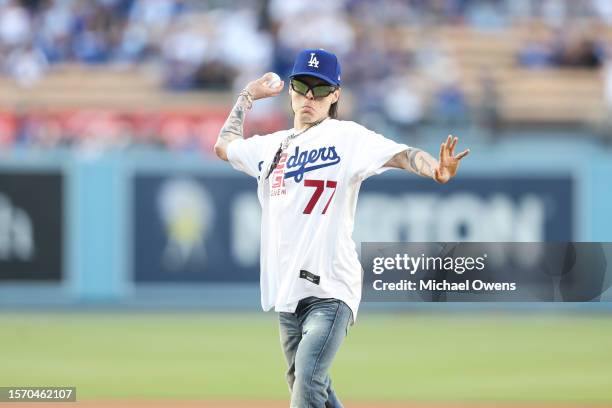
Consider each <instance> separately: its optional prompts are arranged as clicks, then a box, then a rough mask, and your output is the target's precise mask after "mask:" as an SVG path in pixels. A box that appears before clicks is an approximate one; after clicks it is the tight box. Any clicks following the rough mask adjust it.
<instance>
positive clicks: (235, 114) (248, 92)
mask: <svg viewBox="0 0 612 408" xmlns="http://www.w3.org/2000/svg"><path fill="white" fill-rule="evenodd" d="M271 79H272V73H271V72H268V73H267V74H265V75H264V76H262V77H261V78H259V79H257V80H255V81H252V82H249V84H248V85H247V86H246V87H245V88H244V90H243V91H242V92H240V95H239V96H238V100H237V101H236V104H235V105H234V107H233V108H232V111H231V112H230V114H229V116H228V117H227V120H226V121H225V124H224V125H223V128H221V131H220V132H219V136H218V137H217V143H215V154H216V155H217V157H218V158H220V159H221V160H225V161H227V146H229V144H230V143H231V142H233V141H234V140H236V139H243V138H244V135H243V124H244V118H245V116H246V112H247V111H248V110H249V109H251V105H252V104H253V101H255V100H257V99H262V98H267V97H270V96H276V95H278V94H279V93H280V92H281V91H282V90H283V86H284V82H283V81H281V83H280V85H278V86H277V87H276V88H270V87H269V86H268V81H270V80H271Z"/></svg>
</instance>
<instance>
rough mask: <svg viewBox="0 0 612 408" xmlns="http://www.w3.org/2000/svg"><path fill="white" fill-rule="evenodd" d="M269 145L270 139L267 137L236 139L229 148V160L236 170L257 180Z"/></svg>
mask: <svg viewBox="0 0 612 408" xmlns="http://www.w3.org/2000/svg"><path fill="white" fill-rule="evenodd" d="M268 143H269V137H268V138H266V136H258V135H256V136H252V137H250V138H248V139H236V140H234V141H233V142H230V144H229V145H228V146H227V159H228V161H229V162H230V164H231V165H232V167H233V168H235V169H236V170H240V171H242V172H244V173H246V174H248V175H249V176H253V177H255V178H257V177H258V176H259V173H260V171H261V170H260V168H259V166H260V163H261V162H262V161H263V160H264V155H265V150H266V146H267V144H268Z"/></svg>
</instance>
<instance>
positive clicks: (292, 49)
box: [0, 0, 612, 149]
mask: <svg viewBox="0 0 612 408" xmlns="http://www.w3.org/2000/svg"><path fill="white" fill-rule="evenodd" d="M601 23H603V24H607V25H612V1H608V0H430V1H426V0H378V1H376V2H372V1H367V0H334V1H316V2H312V1H309V0H262V1H259V2H249V1H246V0H229V1H227V2H220V1H215V2H210V1H195V0H20V1H19V0H0V52H2V55H3V56H4V58H3V59H2V65H1V68H2V70H3V72H4V73H5V74H8V75H10V76H12V77H14V78H15V81H16V82H17V83H18V84H19V85H21V86H30V87H33V86H36V83H37V81H40V80H41V79H42V77H43V76H44V75H45V73H46V72H47V71H52V68H53V67H52V66H53V64H65V63H68V64H75V63H76V64H82V63H84V64H106V65H109V66H110V65H112V64H118V65H120V68H123V67H124V66H126V65H127V66H132V65H138V66H145V67H147V69H148V70H149V68H151V69H150V71H153V72H159V77H161V78H162V80H163V85H164V86H166V87H167V88H168V89H171V90H179V91H182V90H191V89H214V90H224V91H230V90H231V91H233V92H235V91H236V90H237V89H238V88H240V87H242V86H244V84H245V83H246V82H248V81H249V80H251V79H252V78H254V77H257V76H258V75H260V74H261V73H263V72H265V71H269V70H274V71H275V72H278V73H279V74H281V75H282V76H285V75H286V73H287V71H288V70H289V69H290V68H291V63H292V59H293V56H294V55H295V53H296V52H297V50H298V49H301V48H303V47H322V48H328V49H330V50H332V51H334V52H336V53H337V54H339V55H340V56H341V58H342V60H343V65H342V66H343V74H342V76H343V78H342V79H343V84H344V85H343V88H344V89H343V92H346V94H347V95H349V94H350V95H352V96H353V98H352V103H351V107H352V108H353V109H354V111H353V114H354V115H359V116H360V117H362V118H364V119H363V122H364V124H366V125H369V126H373V127H376V128H378V129H380V130H381V131H384V130H387V129H389V130H391V131H392V132H396V133H398V134H402V133H404V132H406V130H410V129H413V128H417V127H419V125H420V124H421V123H423V122H425V121H426V120H427V119H429V117H427V113H429V114H430V115H431V116H432V119H434V120H438V121H443V122H461V121H464V120H465V119H466V118H467V117H468V116H469V113H470V108H475V110H476V112H477V120H478V121H479V122H480V123H481V124H486V125H484V126H489V125H490V126H491V127H493V128H494V127H495V126H497V125H496V124H497V119H498V111H497V109H498V108H497V106H498V99H499V95H498V88H497V83H496V81H495V77H494V76H493V75H492V73H491V72H490V70H488V69H487V70H482V72H479V71H478V66H479V65H477V64H479V63H480V62H479V60H478V58H482V57H481V55H487V52H488V50H489V49H486V50H484V51H482V52H481V54H480V55H479V54H478V52H474V51H473V50H471V49H470V47H473V44H474V43H476V42H472V41H471V37H470V36H471V35H473V34H474V33H475V32H476V31H478V30H481V29H487V30H489V29H500V28H506V27H510V25H512V24H514V25H515V26H512V27H511V28H510V30H508V31H504V30H500V31H499V34H498V33H492V35H499V36H504V35H510V36H513V37H511V38H509V42H508V49H510V50H512V51H503V52H508V53H512V52H516V54H515V57H516V61H517V63H518V65H519V66H521V67H527V68H541V67H551V66H552V67H557V66H563V67H580V68H582V67H587V68H596V67H598V66H600V65H601V63H602V60H603V57H604V53H603V52H602V50H601V49H602V44H604V43H605V42H604V41H602V40H601V39H602V38H605V37H604V36H605V35H607V34H606V33H607V32H608V30H607V28H603V29H601V30H600V31H599V32H598V33H595V32H594V31H593V28H592V27H599V26H601ZM457 26H459V27H457ZM440 27H441V28H442V29H439V28H440ZM461 27H465V28H466V30H462V29H461ZM524 27H525V29H523V28H524ZM555 30H556V31H555ZM523 32H526V33H527V36H526V37H524V38H521V37H520V36H521V35H522V34H521V33H523ZM454 33H458V34H457V35H463V36H465V38H452V37H449V36H453V35H454ZM476 35H479V36H482V33H476ZM514 36H519V37H514ZM517 38H518V40H516V39H517ZM484 44H485V45H483V46H484V47H489V46H495V43H494V42H488V41H487V40H486V39H485V41H484ZM491 44H493V45H491ZM464 51H467V54H468V55H464ZM493 51H497V50H493ZM500 53H501V52H500ZM504 55H507V54H504ZM470 58H473V59H474V60H475V61H476V62H473V61H470ZM506 58H507V56H506ZM507 59H508V60H510V61H509V62H508V61H506V63H508V64H511V63H512V61H511V58H507ZM466 61H469V62H468V63H467V64H466ZM501 63H502V64H503V63H504V61H501ZM470 64H471V65H472V66H471V68H474V67H476V68H477V69H476V70H474V69H472V70H471V71H469V69H465V68H466V65H467V66H469V65H470ZM468 68H469V67H468ZM495 68H496V69H497V67H495ZM502 69H503V67H502ZM608 70H609V69H608V68H606V71H605V72H607V71H608ZM468 71H469V72H468ZM611 72H612V71H611ZM605 76H606V77H608V76H612V74H609V73H608V74H606V75H605ZM606 84H607V82H606ZM474 87H477V88H478V89H479V90H480V95H481V96H482V98H481V100H479V101H474V106H471V105H469V104H468V98H467V96H466V93H467V94H468V95H472V94H473V92H472V91H473V88H474ZM606 87H608V85H606ZM606 89H607V88H606ZM606 92H607V91H606ZM611 99H612V98H611ZM284 101H285V100H283V99H281V98H278V99H275V100H274V101H272V102H269V103H268V104H267V105H264V104H258V106H262V111H261V112H260V113H257V114H256V113H255V112H253V114H252V117H253V118H257V120H260V119H262V120H263V119H265V118H266V117H268V116H274V115H275V114H276V115H280V114H282V110H281V107H282V106H283V105H282V104H283V102H284ZM470 102H471V100H470ZM611 104H612V103H611ZM264 108H265V109H264ZM279 112H281V113H279ZM258 115H259V116H258ZM28 118H29V119H28V120H27V121H16V123H17V124H16V125H15V128H17V129H20V127H22V128H23V129H26V130H25V131H24V132H22V133H23V134H27V135H37V136H34V138H36V137H40V138H41V140H44V142H41V144H42V145H45V146H46V145H53V143H57V144H65V143H75V142H74V140H73V138H71V137H70V135H69V136H66V135H59V136H58V135H57V134H56V130H57V129H60V130H57V132H60V131H65V129H67V128H69V127H62V126H60V125H59V124H57V123H55V124H54V125H52V126H51V125H49V126H50V128H53V129H56V130H54V131H46V130H41V129H43V128H44V127H45V126H46V125H44V123H47V124H48V123H51V122H46V121H45V119H36V120H33V119H31V118H30V117H28ZM47 119H48V118H47ZM183 119H184V118H182V119H176V120H175V121H173V122H172V123H171V125H167V126H166V125H164V129H165V130H164V134H163V135H159V134H158V132H159V128H160V127H155V126H153V125H151V126H150V129H149V130H148V131H146V132H143V131H142V130H136V129H139V128H138V126H136V125H134V126H133V127H122V126H119V125H117V124H114V125H112V126H115V127H113V129H114V130H113V135H114V136H113V137H110V138H109V137H107V138H99V139H97V141H96V143H98V142H99V143H102V144H109V145H110V144H112V145H114V146H124V144H125V143H119V142H118V141H117V140H118V139H121V138H122V137H125V138H126V139H129V140H130V141H131V139H130V138H129V136H123V135H129V134H131V133H133V134H137V133H138V132H141V133H143V134H144V133H146V134H147V136H143V137H141V138H135V139H137V140H138V143H144V140H147V141H148V142H150V141H151V140H153V139H154V138H155V140H156V141H157V143H159V144H160V145H164V146H167V147H169V148H180V149H185V148H195V147H194V146H196V145H200V144H201V143H202V142H201V140H202V139H201V138H200V139H198V140H200V141H199V142H198V141H197V140H196V139H194V138H198V137H199V136H194V135H196V134H197V132H196V131H193V129H192V126H191V125H188V124H186V122H183ZM223 119H224V118H223V117H221V118H218V120H219V121H221V122H222V121H223ZM114 120H115V119H105V120H100V121H99V122H98V123H101V125H99V126H95V127H94V126H92V127H89V128H87V129H88V130H87V132H84V133H85V134H88V135H90V136H91V135H93V134H95V133H96V132H97V131H99V130H100V129H102V128H103V127H104V126H107V125H108V126H111V125H109V123H111V124H112V123H114V122H113V121H114ZM275 120H278V119H275ZM121 123H123V122H121ZM211 123H212V122H211ZM274 123H276V122H274ZM130 126H131V125H130ZM207 126H209V127H210V128H212V127H213V126H212V125H207ZM258 126H259V125H258ZM119 128H120V129H122V130H121V131H119V130H117V129H119ZM261 128H262V129H263V128H265V126H263V127H261ZM61 129H64V130H61ZM70 129H72V128H70ZM207 129H208V128H207ZM258 129H259V128H258ZM71 132H73V133H79V132H75V131H74V130H71ZM22 133H19V134H20V135H22ZM206 133H207V135H208V133H210V129H208V130H207V131H206ZM133 134H132V136H134V135H133ZM169 135H170V136H169ZM390 136H391V137H393V135H390ZM92 137H93V136H92ZM207 137H208V136H207ZM19 140H21V141H22V142H24V143H29V142H30V141H31V140H32V137H31V136H28V137H26V136H24V137H20V138H19Z"/></svg>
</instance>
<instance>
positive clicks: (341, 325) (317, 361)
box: [279, 297, 352, 408]
mask: <svg viewBox="0 0 612 408" xmlns="http://www.w3.org/2000/svg"><path fill="white" fill-rule="evenodd" d="M351 319H352V312H351V309H350V308H349V307H348V306H347V305H346V304H345V303H344V302H342V301H340V300H337V299H319V298H316V297H308V298H305V299H302V300H301V301H300V302H299V304H298V307H297V309H296V311H295V313H287V312H280V313H279V320H280V340H281V345H282V347H283V352H284V353H285V359H286V360H287V365H288V367H289V368H288V370H287V382H288V383H289V389H290V390H291V408H324V407H325V408H342V404H341V403H340V401H339V400H338V397H337V396H336V393H335V392H334V390H333V389H332V386H331V379H330V378H329V374H328V372H329V368H330V367H331V364H332V361H333V359H334V357H335V356H336V353H337V352H338V349H339V348H340V345H341V344H342V341H343V340H344V338H345V337H346V335H347V332H348V326H349V324H350V322H351Z"/></svg>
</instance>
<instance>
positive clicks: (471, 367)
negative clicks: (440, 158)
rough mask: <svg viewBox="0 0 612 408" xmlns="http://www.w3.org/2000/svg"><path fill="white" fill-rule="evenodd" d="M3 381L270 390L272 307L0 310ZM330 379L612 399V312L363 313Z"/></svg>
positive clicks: (399, 389)
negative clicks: (236, 310) (243, 310)
mask: <svg viewBox="0 0 612 408" xmlns="http://www.w3.org/2000/svg"><path fill="white" fill-rule="evenodd" d="M0 350H2V351H1V353H0V360H1V361H0V385H4V386H8V385H15V386H35V385H40V386H51V385H56V386H60V385H62V386H63V385H74V386H76V387H77V389H78V396H79V399H80V400H86V399H105V398H122V399H131V398H134V399H162V398H168V399H241V400H244V399H268V400H269V399H273V400H275V399H279V400H285V399H287V396H288V391H287V389H286V386H285V383H284V361H283V360H282V354H281V351H280V346H279V342H278V330H277V323H276V315H275V314H273V313H268V314H264V313H259V314H255V313H253V314H225V315H222V314H196V313H185V314H179V313H177V314H169V313H164V314H134V313H124V312H117V313H104V314H100V313H93V314H74V313H66V314H33V313H22V314H17V313H10V314H9V313H3V314H0ZM332 378H333V379H334V382H335V387H336V389H337V390H338V392H339V394H340V395H341V396H342V398H343V399H345V400H354V401H359V400H366V401H387V400H388V401H499V400H503V401H508V402H511V401H530V402H542V401H551V402H555V401H564V402H584V403H586V402H589V403H593V402H595V403H597V402H602V403H603V402H607V403H610V402H612V316H609V317H604V316H600V317H597V316H590V317H584V316H573V317H572V316H560V315H553V314H542V315H535V316H528V315H512V314H499V315H491V314H487V315H484V314H450V315H444V314H402V315H390V314H369V315H362V316H360V319H359V321H358V324H357V325H356V326H355V327H353V328H352V329H351V331H350V332H349V337H348V338H347V340H346V342H345V344H344V346H343V348H342V349H341V351H340V354H339V356H338V357H337V359H336V361H335V366H334V368H333V371H332Z"/></svg>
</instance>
